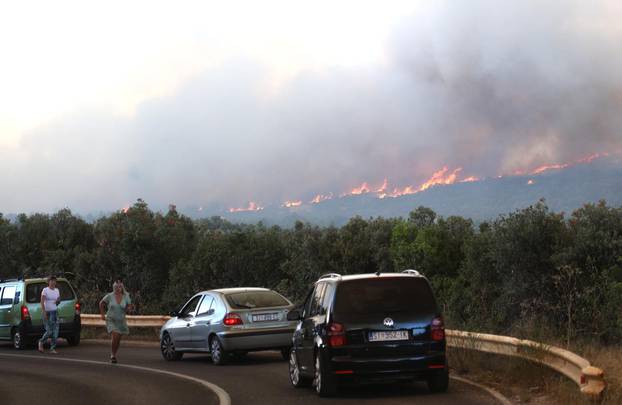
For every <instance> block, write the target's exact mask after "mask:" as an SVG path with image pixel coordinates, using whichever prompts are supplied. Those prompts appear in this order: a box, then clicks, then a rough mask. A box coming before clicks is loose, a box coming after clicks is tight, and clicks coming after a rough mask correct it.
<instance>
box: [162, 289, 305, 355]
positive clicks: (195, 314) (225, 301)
mask: <svg viewBox="0 0 622 405" xmlns="http://www.w3.org/2000/svg"><path fill="white" fill-rule="evenodd" d="M293 307H294V305H293V304H292V303H291V302H290V301H289V300H288V299H287V298H285V297H283V296H282V295H280V294H279V293H277V292H275V291H272V290H268V289H265V288H223V289H218V290H209V291H203V292H200V293H198V294H195V295H194V296H193V297H192V298H190V300H188V302H186V304H184V306H183V307H182V308H181V309H180V310H179V311H175V312H172V313H171V319H169V320H168V322H166V323H165V324H164V326H162V329H161V330H160V348H161V351H162V356H163V357H164V358H165V359H166V360H169V361H171V360H179V359H181V358H182V356H183V354H184V353H186V352H203V353H211V356H212V362H213V363H214V364H219V365H220V364H224V363H225V362H226V361H227V359H228V358H229V356H230V355H235V354H237V355H243V354H246V353H247V352H249V351H258V350H281V353H282V355H283V358H284V359H287V358H288V357H289V348H290V347H291V345H292V334H293V332H294V330H295V329H296V321H288V320H287V313H288V312H289V311H290V310H291V309H292V308H293Z"/></svg>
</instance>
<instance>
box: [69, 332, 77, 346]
mask: <svg viewBox="0 0 622 405" xmlns="http://www.w3.org/2000/svg"><path fill="white" fill-rule="evenodd" d="M66 339H67V343H68V344H69V346H78V345H79V344H80V333H76V334H74V335H71V336H67V338H66Z"/></svg>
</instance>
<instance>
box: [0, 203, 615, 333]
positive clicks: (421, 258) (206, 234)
mask: <svg viewBox="0 0 622 405" xmlns="http://www.w3.org/2000/svg"><path fill="white" fill-rule="evenodd" d="M405 268H415V269H418V270H420V271H422V272H423V273H424V274H425V275H426V276H428V278H429V279H430V281H431V282H432V284H433V286H434V288H435V291H436V293H437V297H438V299H439V301H440V304H441V305H442V308H443V310H444V313H445V317H446V320H447V323H448V325H449V326H450V327H453V328H460V329H467V330H479V331H488V332H493V333H503V334H520V333H521V331H525V330H529V331H532V332H533V331H534V330H540V329H542V330H548V331H552V332H554V333H557V334H561V335H563V336H564V337H565V338H566V339H568V341H571V340H574V339H576V338H588V339H590V340H596V341H599V342H619V341H621V340H622V208H613V207H609V206H607V205H606V204H605V203H604V202H601V203H599V204H597V205H593V204H589V205H585V206H584V207H582V208H581V209H578V210H576V211H575V212H573V213H572V215H570V216H569V217H568V218H566V217H565V216H564V214H559V213H555V212H552V211H551V210H549V208H548V207H547V206H546V204H545V203H544V202H542V201H540V202H538V203H537V204H535V205H533V206H531V207H528V208H526V209H523V210H520V211H516V212H514V213H511V214H508V215H504V216H500V217H499V218H497V219H496V220H494V221H491V222H485V223H481V224H479V225H478V226H477V227H476V226H475V225H474V224H473V222H472V221H471V220H469V219H464V218H462V217H448V218H442V217H438V216H437V215H436V214H435V213H434V212H433V211H432V210H430V209H429V208H424V207H419V208H417V209H415V210H414V211H412V212H411V213H410V216H409V218H407V219H402V218H399V219H383V218H373V219H369V220H365V219H362V218H360V217H355V218H352V219H351V220H350V221H349V222H348V223H347V224H346V225H344V226H343V227H340V228H336V227H317V226H312V225H309V224H303V223H296V225H295V226H294V227H293V228H291V229H282V228H279V227H266V226H264V225H262V224H258V225H236V224H232V223H230V222H227V221H224V220H222V219H221V218H217V217H215V218H210V219H204V220H199V221H192V220H191V219H189V218H187V217H185V216H183V215H180V214H178V213H177V211H176V210H175V208H174V207H171V208H170V209H169V211H168V212H167V213H166V214H161V213H156V212H153V211H151V210H150V209H149V207H148V206H147V204H146V203H145V202H143V201H142V200H138V201H137V203H136V204H134V206H132V207H131V208H130V209H129V210H127V211H126V212H122V211H119V212H116V213H114V214H112V215H110V216H107V217H103V218H101V219H99V220H97V221H96V222H94V223H87V222H86V221H84V220H83V219H81V218H79V217H77V216H75V215H73V214H72V213H71V211H69V210H67V209H64V210H61V211H59V212H57V213H55V214H53V215H46V214H34V215H20V216H19V217H18V218H17V219H16V221H13V222H11V221H8V220H6V219H4V218H3V217H2V215H1V214H0V277H14V276H15V275H26V276H34V275H46V274H50V273H54V274H62V273H64V272H71V273H73V274H74V275H75V279H74V282H73V283H74V285H75V287H76V288H77V289H78V291H79V295H80V297H81V300H82V302H83V305H84V306H85V309H86V310H87V311H88V312H92V311H94V309H95V305H96V302H97V300H98V299H99V297H101V296H102V294H103V293H104V292H106V291H108V290H110V289H111V281H112V280H113V279H114V278H115V277H122V278H123V279H124V280H125V283H126V286H127V287H128V289H129V290H130V292H131V293H132V295H133V298H134V300H135V301H136V302H137V303H138V305H139V311H140V312H141V313H161V312H168V311H169V310H171V309H173V308H175V307H177V306H178V305H179V304H180V303H182V302H183V301H184V300H185V299H186V298H187V297H188V296H189V295H191V294H192V293H194V292H196V291H199V290H204V289H210V288H217V287H226V286H227V287H228V286H264V287H269V288H273V289H276V290H278V291H280V292H281V293H283V294H284V295H286V296H288V297H290V298H291V299H292V300H294V301H298V300H300V299H301V298H302V297H303V296H304V295H305V293H306V292H307V290H308V288H309V286H310V285H311V284H312V283H313V282H314V281H315V280H316V279H317V278H318V276H319V275H320V274H323V273H328V272H337V273H341V274H351V273H368V272H375V271H378V270H380V271H382V272H392V271H399V270H402V269H405Z"/></svg>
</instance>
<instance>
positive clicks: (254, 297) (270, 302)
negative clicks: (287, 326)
mask: <svg viewBox="0 0 622 405" xmlns="http://www.w3.org/2000/svg"><path fill="white" fill-rule="evenodd" d="M226 298H227V302H228V303H229V305H231V308H234V309H249V308H267V307H283V306H287V305H290V303H289V301H287V300H286V299H285V298H283V297H282V296H281V295H279V294H277V293H275V292H274V291H244V292H239V293H232V294H227V295H226Z"/></svg>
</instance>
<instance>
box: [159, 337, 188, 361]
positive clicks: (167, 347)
mask: <svg viewBox="0 0 622 405" xmlns="http://www.w3.org/2000/svg"><path fill="white" fill-rule="evenodd" d="M160 350H161V352H162V357H164V359H165V360H167V361H175V360H181V358H182V357H183V356H184V354H183V353H180V352H178V351H177V350H175V343H174V342H173V339H171V336H170V335H169V334H168V333H165V334H164V336H162V341H161V342H160Z"/></svg>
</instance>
